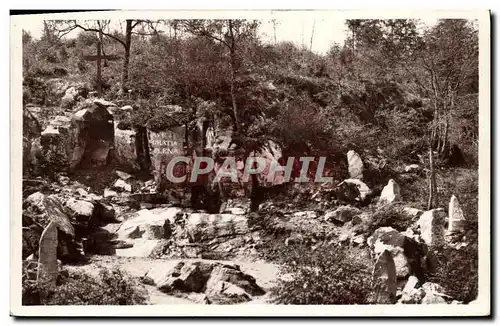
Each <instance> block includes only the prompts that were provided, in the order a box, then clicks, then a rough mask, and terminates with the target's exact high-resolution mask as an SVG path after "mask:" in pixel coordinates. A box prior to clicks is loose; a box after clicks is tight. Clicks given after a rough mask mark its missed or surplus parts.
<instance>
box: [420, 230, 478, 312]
mask: <svg viewBox="0 0 500 326" xmlns="http://www.w3.org/2000/svg"><path fill="white" fill-rule="evenodd" d="M476 227H477V226H476ZM435 252H436V254H437V260H438V270H437V272H436V273H435V274H434V275H430V276H429V277H428V281H430V282H435V283H438V284H439V285H441V286H443V288H444V289H445V291H446V294H448V295H450V296H451V297H452V298H453V299H455V300H459V301H462V302H464V303H468V302H470V301H472V300H475V299H476V298H477V294H478V248H477V242H476V243H474V242H472V243H470V244H469V245H468V246H467V247H466V248H460V249H455V248H451V247H444V248H439V249H438V250H436V251H435Z"/></svg>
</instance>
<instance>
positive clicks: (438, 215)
mask: <svg viewBox="0 0 500 326" xmlns="http://www.w3.org/2000/svg"><path fill="white" fill-rule="evenodd" d="M445 219H446V213H445V212H444V210H443V209H442V208H437V209H432V210H430V211H426V212H424V213H423V214H422V215H421V216H420V218H419V219H418V222H417V225H418V226H419V228H420V236H421V237H422V240H424V242H425V244H426V245H428V246H429V247H436V246H439V245H440V244H442V243H443V240H444V223H445Z"/></svg>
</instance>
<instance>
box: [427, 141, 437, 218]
mask: <svg viewBox="0 0 500 326" xmlns="http://www.w3.org/2000/svg"><path fill="white" fill-rule="evenodd" d="M437 205H438V198H437V185H436V171H435V169H434V154H433V151H432V145H431V144H430V145H429V201H428V202H427V209H428V210H429V209H433V208H436V207H437Z"/></svg>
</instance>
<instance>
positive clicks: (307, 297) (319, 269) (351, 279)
mask: <svg viewBox="0 0 500 326" xmlns="http://www.w3.org/2000/svg"><path fill="white" fill-rule="evenodd" d="M286 249H287V251H286V254H285V257H284V259H285V265H284V267H283V270H282V273H284V274H286V275H288V274H289V275H291V279H290V278H283V279H280V280H279V281H278V284H277V285H276V286H275V287H274V288H273V289H272V290H271V295H272V297H273V300H274V301H275V303H278V304H366V303H367V302H368V295H369V293H370V290H371V287H370V279H371V278H370V273H369V271H368V267H367V266H365V265H364V264H363V263H362V262H361V261H360V260H359V259H357V258H354V257H348V255H347V252H346V251H345V249H342V248H340V247H333V246H322V247H319V248H317V249H316V250H315V251H313V252H310V249H309V248H308V247H306V246H303V245H296V246H290V247H286Z"/></svg>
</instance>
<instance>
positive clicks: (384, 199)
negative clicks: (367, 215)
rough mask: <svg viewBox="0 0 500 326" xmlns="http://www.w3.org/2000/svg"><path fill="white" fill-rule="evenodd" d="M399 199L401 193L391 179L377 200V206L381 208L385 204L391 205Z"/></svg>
mask: <svg viewBox="0 0 500 326" xmlns="http://www.w3.org/2000/svg"><path fill="white" fill-rule="evenodd" d="M400 199H401V192H400V190H399V185H398V184H397V183H396V181H394V180H393V179H391V180H389V182H388V183H387V185H386V186H385V187H384V189H382V193H381V194H380V198H379V200H378V205H379V206H383V205H387V204H392V203H393V202H395V201H398V200H400Z"/></svg>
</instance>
